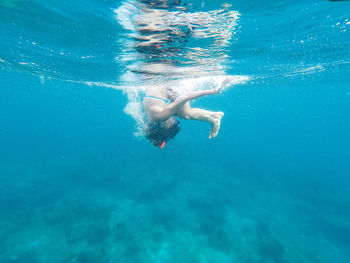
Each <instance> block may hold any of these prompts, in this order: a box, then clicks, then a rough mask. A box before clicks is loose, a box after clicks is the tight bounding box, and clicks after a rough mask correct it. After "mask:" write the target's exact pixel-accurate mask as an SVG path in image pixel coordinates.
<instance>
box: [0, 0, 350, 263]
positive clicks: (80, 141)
mask: <svg viewBox="0 0 350 263" xmlns="http://www.w3.org/2000/svg"><path fill="white" fill-rule="evenodd" d="M228 2H229V3H230V4H231V5H232V6H231V7H230V9H231V10H235V11H238V12H239V13H240V17H239V20H238V21H237V27H236V34H235V35H234V37H233V38H232V39H231V44H230V45H229V46H228V48H227V52H228V56H229V57H230V61H229V62H228V64H227V65H226V66H227V69H228V72H227V74H232V75H244V76H249V77H250V81H248V82H246V83H245V84H242V85H237V86H234V87H233V88H230V89H227V90H226V91H225V92H223V93H222V94H220V95H218V96H212V97H206V98H202V99H199V100H197V101H195V102H194V105H196V106H200V107H204V108H208V109H212V110H222V111H224V112H225V116H224V118H223V121H222V126H221V130H220V133H219V135H218V137H217V138H215V139H213V140H208V139H207V136H208V132H209V126H208V125H207V124H206V123H201V122H195V121H181V132H180V133H179V135H177V137H176V138H175V139H174V140H172V141H171V142H169V143H168V144H167V146H166V147H165V148H164V149H163V150H160V149H157V148H155V147H153V146H152V145H151V144H149V143H148V142H147V140H145V139H143V138H142V137H136V136H135V135H134V131H135V121H134V120H133V119H132V118H131V117H130V116H129V115H127V114H125V112H124V107H125V105H126V104H127V103H128V98H127V96H125V93H123V92H122V91H121V90H118V89H113V88H110V87H111V86H112V87H114V86H118V85H119V84H120V83H119V77H120V76H121V75H122V74H124V73H125V65H123V63H121V62H120V61H119V60H118V58H119V57H120V55H122V54H123V50H122V47H121V45H120V42H118V40H120V39H123V38H126V34H127V33H128V32H127V31H126V30H125V29H123V28H122V27H121V26H120V24H119V23H118V22H117V21H116V19H115V14H114V12H113V10H115V9H116V8H118V7H120V6H121V5H122V2H120V1H109V0H105V1H97V0H86V1H84V2H82V1H77V0H75V1H74V0H72V1H69V2H67V1H57V0H48V1H34V0H28V1H20V0H16V1H15V0H13V1H9V0H7V1H6V0H1V1H0V29H1V32H2V34H1V36H0V68H1V71H0V79H1V89H0V123H1V125H0V178H1V183H0V262H6V263H8V262H21V263H22V262H25V263H27V262H38V263H41V262H45V263H46V262H72V263H73V262H74V263H75V262H79V263H80V262H96V263H97V262H98V263H101V262H164V263H167V262H188V263H195V262H196V263H197V262H198V263H205V262H220V263H221V262H223V263H226V262H244V263H255V262H261V263H270V262H275V263H285V262H289V263H291V262H295V263H304V262H305V263H309V262H317V263H323V262H325V263H333V262H334V263H343V262H344V263H347V262H350V252H349V251H350V177H349V175H350V153H349V149H350V133H349V131H350V106H349V105H350V88H349V83H350V2H347V1H344V2H339V1H297V2H296V1H283V2H279V1H253V0H248V1H228ZM223 3H224V1H197V0H193V1H191V2H190V1H189V2H188V7H189V10H190V11H191V12H196V11H203V12H206V11H209V10H217V9H219V8H221V4H223ZM87 82H97V83H99V84H100V85H99V86H98V85H87V84H86V83H87Z"/></svg>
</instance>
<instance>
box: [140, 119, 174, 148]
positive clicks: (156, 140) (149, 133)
mask: <svg viewBox="0 0 350 263" xmlns="http://www.w3.org/2000/svg"><path fill="white" fill-rule="evenodd" d="M179 123H180V122H179V121H178V120H176V122H175V123H174V124H173V125H172V126H171V127H169V128H168V127H162V125H161V124H160V123H159V122H151V123H149V124H148V125H147V128H146V132H145V133H146V135H145V136H146V138H147V139H148V141H149V142H150V143H152V144H153V145H154V146H156V147H160V146H161V145H162V144H163V142H166V143H167V142H168V141H169V140H171V139H172V138H174V137H175V136H176V134H177V133H178V132H179V131H180V125H179Z"/></svg>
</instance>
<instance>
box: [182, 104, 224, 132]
mask: <svg viewBox="0 0 350 263" xmlns="http://www.w3.org/2000/svg"><path fill="white" fill-rule="evenodd" d="M177 115H178V116H179V117H181V118H183V119H186V120H199V121H205V122H208V123H210V124H211V130H210V133H209V138H214V137H216V136H217V135H218V133H219V129H220V124H221V118H222V117H223V116H224V113H223V112H222V111H218V112H213V111H208V110H203V109H200V108H191V105H190V103H189V102H186V103H185V104H184V105H183V106H182V107H181V108H180V109H178V111H177Z"/></svg>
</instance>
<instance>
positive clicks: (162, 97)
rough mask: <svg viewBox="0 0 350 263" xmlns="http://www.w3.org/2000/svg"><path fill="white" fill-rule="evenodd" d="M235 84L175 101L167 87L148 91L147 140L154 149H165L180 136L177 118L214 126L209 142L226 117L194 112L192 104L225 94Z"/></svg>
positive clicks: (146, 97) (207, 112) (219, 114)
mask: <svg viewBox="0 0 350 263" xmlns="http://www.w3.org/2000/svg"><path fill="white" fill-rule="evenodd" d="M230 80H232V79H231V78H230V77H227V78H225V79H224V80H223V81H222V82H221V84H220V86H219V87H218V88H217V89H212V90H201V91H194V92H191V93H189V94H187V95H185V96H182V97H178V98H177V99H176V100H174V98H172V95H171V91H170V90H169V89H167V88H166V87H163V88H160V87H150V88H147V89H146V96H145V97H144V99H143V106H144V109H145V113H146V116H147V124H146V129H145V136H146V138H147V139H148V140H149V141H150V142H151V143H152V144H153V145H154V146H157V147H160V148H163V147H164V146H165V144H166V143H167V142H168V141H169V140H170V139H172V138H174V137H175V135H176V134H177V133H178V132H179V130H180V128H179V121H178V120H177V119H176V116H178V117H180V118H183V119H186V120H200V121H205V122H208V123H210V124H211V130H210V133H209V138H215V137H216V136H217V135H218V132H219V129H220V123H221V118H222V117H223V116H224V113H223V112H221V111H219V112H213V111H208V110H204V109H200V108H192V107H191V105H190V100H193V99H196V98H199V97H203V96H206V95H211V94H218V93H220V92H221V90H222V89H223V87H224V86H225V84H227V83H229V82H230Z"/></svg>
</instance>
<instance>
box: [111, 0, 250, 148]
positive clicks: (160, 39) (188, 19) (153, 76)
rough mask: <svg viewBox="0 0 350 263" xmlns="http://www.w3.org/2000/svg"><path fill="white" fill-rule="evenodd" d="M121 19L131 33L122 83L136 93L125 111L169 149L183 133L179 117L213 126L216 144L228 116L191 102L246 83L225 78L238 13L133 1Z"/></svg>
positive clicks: (171, 1) (164, 0)
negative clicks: (228, 52)
mask: <svg viewBox="0 0 350 263" xmlns="http://www.w3.org/2000/svg"><path fill="white" fill-rule="evenodd" d="M115 13H116V15H117V19H118V21H119V23H120V24H121V25H122V26H123V27H124V28H125V29H126V30H128V31H131V33H130V34H128V35H127V36H128V37H127V38H125V39H123V42H122V43H123V44H124V47H125V48H124V52H125V54H124V57H123V58H126V59H124V60H123V61H126V62H125V63H126V68H127V70H126V71H125V74H124V75H123V76H122V77H121V80H122V81H126V82H128V83H130V86H131V87H132V88H131V89H130V91H129V92H127V94H128V96H129V103H128V105H127V107H126V110H125V111H126V112H127V113H128V114H130V115H132V116H133V117H134V118H135V120H136V121H137V124H138V130H139V131H140V132H141V133H142V134H143V135H144V136H145V137H146V138H147V139H148V140H149V142H151V143H152V144H153V145H154V146H156V147H159V148H163V147H164V145H165V144H166V143H167V142H168V141H169V140H170V139H172V138H174V137H175V136H176V134H177V133H178V132H179V130H180V128H179V121H178V120H177V117H179V118H182V119H186V120H200V121H204V122H208V123H209V124H211V130H210V133H209V138H215V137H216V136H217V135H218V132H219V129H220V124H221V118H222V117H223V116H224V113H223V112H221V111H218V112H213V111H209V110H205V109H200V108H192V107H191V105H190V101H191V100H194V99H197V98H200V97H203V96H206V95H212V94H218V93H220V92H221V91H222V89H223V88H225V86H228V85H233V84H238V83H243V82H244V81H245V79H246V78H245V77H244V76H226V72H225V68H226V60H227V58H228V56H227V54H226V47H227V46H228V45H229V40H230V39H231V36H232V32H233V31H234V27H235V25H236V20H237V19H238V13H237V12H235V11H230V10H228V9H227V8H226V7H224V8H223V9H220V10H216V11H209V12H194V13H191V12H188V10H187V6H186V5H185V4H183V5H182V4H180V1H177V0H128V1H127V2H124V3H123V5H122V6H121V7H120V8H118V9H117V10H116V11H115ZM218 28H220V30H217V29H218ZM193 39H195V41H193V42H191V41H192V40H193ZM201 39H202V40H203V43H202V42H201ZM208 41H211V44H210V45H208ZM201 43H202V44H201ZM200 44H201V45H200ZM135 83H139V84H136V85H135ZM140 94H141V95H140ZM139 102H141V103H139ZM139 104H141V105H142V106H143V109H140V108H139V107H138V105H139ZM135 109H137V110H135ZM141 112H142V113H141ZM141 116H143V117H141Z"/></svg>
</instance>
